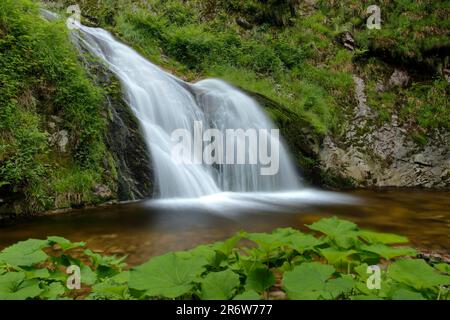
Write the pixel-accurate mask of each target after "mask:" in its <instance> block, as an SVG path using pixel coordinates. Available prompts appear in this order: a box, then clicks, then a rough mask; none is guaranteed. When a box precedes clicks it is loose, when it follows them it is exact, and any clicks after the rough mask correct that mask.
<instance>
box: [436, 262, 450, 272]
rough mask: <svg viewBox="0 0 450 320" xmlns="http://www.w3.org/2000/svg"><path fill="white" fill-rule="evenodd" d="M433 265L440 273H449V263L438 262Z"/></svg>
mask: <svg viewBox="0 0 450 320" xmlns="http://www.w3.org/2000/svg"><path fill="white" fill-rule="evenodd" d="M434 267H435V268H436V270H439V271H440V272H442V273H446V274H450V264H447V263H438V264H436V265H435V266H434Z"/></svg>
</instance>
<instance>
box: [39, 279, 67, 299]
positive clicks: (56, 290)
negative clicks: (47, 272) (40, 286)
mask: <svg viewBox="0 0 450 320" xmlns="http://www.w3.org/2000/svg"><path fill="white" fill-rule="evenodd" d="M65 291H66V287H65V286H64V285H62V284H61V283H60V282H52V283H50V284H49V285H47V286H45V288H44V291H43V292H42V293H41V295H40V297H41V298H43V299H48V300H56V299H58V298H60V297H61V296H62V295H63V294H64V293H65Z"/></svg>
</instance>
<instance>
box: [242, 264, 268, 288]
mask: <svg viewBox="0 0 450 320" xmlns="http://www.w3.org/2000/svg"><path fill="white" fill-rule="evenodd" d="M274 284H275V276H274V275H273V273H272V271H270V270H269V269H267V268H257V269H254V270H253V271H252V272H250V274H249V275H248V276H247V280H246V282H245V287H246V289H247V290H254V291H256V292H264V291H266V290H267V289H268V288H270V287H271V286H273V285H274Z"/></svg>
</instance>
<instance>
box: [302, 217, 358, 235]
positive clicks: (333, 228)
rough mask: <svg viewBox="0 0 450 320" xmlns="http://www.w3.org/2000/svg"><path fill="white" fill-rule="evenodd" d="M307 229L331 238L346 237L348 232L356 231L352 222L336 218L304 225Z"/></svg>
mask: <svg viewBox="0 0 450 320" xmlns="http://www.w3.org/2000/svg"><path fill="white" fill-rule="evenodd" d="M306 226H307V227H308V228H309V229H311V230H314V231H319V232H322V233H323V234H326V235H327V236H329V237H331V238H336V237H338V236H344V235H347V234H348V233H349V232H352V231H356V230H357V226H356V224H354V223H353V222H350V221H346V220H341V219H338V218H337V217H332V218H329V219H321V220H319V221H317V222H314V223H313V224H310V225H306Z"/></svg>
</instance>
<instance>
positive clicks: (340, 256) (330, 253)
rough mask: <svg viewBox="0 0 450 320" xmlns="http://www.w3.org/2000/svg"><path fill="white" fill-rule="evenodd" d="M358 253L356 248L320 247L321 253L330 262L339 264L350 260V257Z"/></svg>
mask: <svg viewBox="0 0 450 320" xmlns="http://www.w3.org/2000/svg"><path fill="white" fill-rule="evenodd" d="M354 253H356V251H355V250H345V251H342V250H338V249H336V248H325V249H320V254H321V255H322V256H323V257H325V259H327V261H328V262H329V263H330V264H333V265H334V264H338V263H341V262H347V261H349V259H348V257H349V256H351V255H352V254H354Z"/></svg>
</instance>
